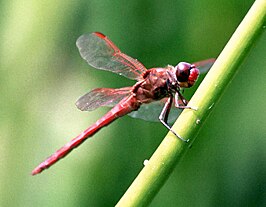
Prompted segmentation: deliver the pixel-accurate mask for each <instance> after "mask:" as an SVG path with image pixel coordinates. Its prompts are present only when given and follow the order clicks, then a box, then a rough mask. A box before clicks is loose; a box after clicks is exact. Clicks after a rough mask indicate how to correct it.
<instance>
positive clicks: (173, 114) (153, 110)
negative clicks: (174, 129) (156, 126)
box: [128, 98, 182, 123]
mask: <svg viewBox="0 0 266 207" xmlns="http://www.w3.org/2000/svg"><path fill="white" fill-rule="evenodd" d="M166 100H167V98H164V99H162V100H160V101H154V102H152V103H149V104H142V105H141V106H140V108H139V109H138V110H137V111H133V112H131V113H130V114H128V115H129V116H131V117H133V118H138V119H143V120H145V121H152V122H158V121H160V120H159V116H160V114H161V112H162V109H163V107H164V104H165V102H166ZM181 112H182V110H181V109H178V108H176V107H175V106H174V104H173V106H172V108H171V110H170V113H169V116H168V123H173V122H174V121H175V120H176V119H177V117H178V116H179V115H180V113H181Z"/></svg>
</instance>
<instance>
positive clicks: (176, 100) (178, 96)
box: [175, 91, 197, 111]
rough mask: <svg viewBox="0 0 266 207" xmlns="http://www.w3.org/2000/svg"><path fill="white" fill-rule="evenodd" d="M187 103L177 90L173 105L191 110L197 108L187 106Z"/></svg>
mask: <svg viewBox="0 0 266 207" xmlns="http://www.w3.org/2000/svg"><path fill="white" fill-rule="evenodd" d="M179 99H180V100H181V102H182V104H183V105H182V106H181V105H180V104H179ZM187 104H188V101H187V100H186V99H185V98H184V96H183V95H182V94H181V93H180V92H179V91H177V92H176V93H175V107H176V108H179V109H192V110H195V111H197V108H195V107H192V106H187Z"/></svg>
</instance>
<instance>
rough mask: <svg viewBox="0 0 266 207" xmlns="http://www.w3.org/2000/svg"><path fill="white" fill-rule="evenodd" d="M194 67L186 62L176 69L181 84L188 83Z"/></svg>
mask: <svg viewBox="0 0 266 207" xmlns="http://www.w3.org/2000/svg"><path fill="white" fill-rule="evenodd" d="M191 66H192V65H191V64H189V63H186V62H180V63H179V64H178V65H177V66H176V67H175V68H176V78H177V80H178V81H179V82H187V81H188V78H189V75H190V69H191V68H192V67H191Z"/></svg>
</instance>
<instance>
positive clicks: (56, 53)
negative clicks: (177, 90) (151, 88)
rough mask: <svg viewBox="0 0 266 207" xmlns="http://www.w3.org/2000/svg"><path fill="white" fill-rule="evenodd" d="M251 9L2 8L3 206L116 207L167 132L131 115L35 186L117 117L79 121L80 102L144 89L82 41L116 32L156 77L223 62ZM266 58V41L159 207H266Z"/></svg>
mask: <svg viewBox="0 0 266 207" xmlns="http://www.w3.org/2000/svg"><path fill="white" fill-rule="evenodd" d="M252 2H253V1H251V0H244V1H243V0H237V1H217V0H215V1H211V0H204V1H170V0H166V1H140V0H137V1H122V0H115V1H96V0H92V1H85V0H75V1H74V0H64V1H63V0H55V1H49V0H48V1H33V0H26V1H18V0H10V1H1V3H0V12H1V17H0V26H1V30H0V40H1V44H0V94H1V100H0V109H1V110H0V133H1V134H0V167H1V170H0V186H1V187H0V206H65V207H67V206H114V205H115V204H116V202H117V201H118V200H119V198H120V197H121V196H122V195H123V193H124V192H125V190H126V189H127V188H128V186H129V185H130V183H131V182H132V181H133V179H134V178H135V177H136V175H137V174H138V172H139V171H140V170H141V169H142V167H143V164H142V163H143V161H144V160H145V159H148V158H149V157H150V156H151V155H152V153H153V151H154V150H155V149H156V147H157V146H158V145H159V143H160V142H161V140H162V138H163V137H164V135H165V134H166V132H167V130H166V129H165V128H164V127H163V126H162V125H161V124H159V123H148V122H144V121H141V120H137V119H132V118H130V117H124V118H122V119H120V120H118V121H116V122H114V123H113V124H112V125H110V126H109V127H107V128H105V129H103V130H102V131H100V132H99V133H97V135H95V136H94V137H93V139H91V140H89V141H87V142H86V143H84V144H83V145H82V146H81V147H80V148H78V149H76V150H74V151H73V152H72V153H71V155H70V156H68V157H67V158H65V159H64V160H62V161H60V162H59V163H58V164H56V165H55V166H53V167H52V168H51V169H49V170H47V171H45V172H44V173H43V174H41V175H38V176H36V177H32V176H30V172H31V170H32V169H33V168H34V167H35V166H36V165H37V164H38V163H39V162H40V161H42V160H43V159H44V158H45V157H46V156H48V155H50V154H51V153H53V152H54V151H55V150H56V149H58V148H59V147H61V146H62V145H63V144H64V143H66V142H67V141H69V140H70V139H71V138H72V137H74V136H75V135H77V134H78V133H79V132H81V131H82V130H83V129H85V128H86V127H87V126H89V125H90V124H92V123H94V122H95V121H96V120H97V118H99V117H101V116H102V115H103V114H104V113H105V112H106V110H107V109H100V110H97V111H96V112H91V113H86V112H80V111H78V110H77V109H76V108H75V105H74V102H75V100H76V99H77V98H78V97H79V96H81V95H83V94H84V93H86V92H87V91H89V90H90V89H92V88H95V87H117V88H119V87H122V86H127V85H132V84H134V82H132V81H130V80H126V79H125V78H123V77H119V76H117V75H115V74H111V73H108V72H104V71H97V70H93V69H92V68H90V67H89V66H88V65H87V64H86V62H85V61H83V60H82V59H81V58H80V56H79V54H78V50H77V48H76V46H75V41H76V39H77V38H78V37H79V36H80V35H81V34H83V33H89V32H93V31H101V32H103V33H105V34H107V35H108V36H109V37H110V39H112V40H113V41H114V42H115V43H116V44H117V45H118V46H119V47H120V48H121V49H122V51H124V52H125V53H127V54H129V55H130V56H132V57H135V58H138V59H139V60H140V61H142V62H143V64H145V65H146V66H147V67H148V68H149V67H155V66H165V65H167V64H176V63H178V62H179V61H191V62H193V61H197V60H201V59H206V58H209V57H217V56H218V54H219V53H220V51H221V50H222V49H223V47H224V45H225V44H226V42H227V41H228V39H229V38H230V36H231V35H232V33H233V32H234V30H235V29H236V27H237V26H238V24H239V23H240V21H241V20H242V18H243V17H244V15H245V14H246V12H247V11H248V9H249V8H250V6H251V5H252ZM265 54H266V34H265V32H264V34H262V36H261V37H260V38H259V39H258V41H257V44H256V45H254V47H253V49H252V50H251V52H250V55H249V57H247V58H246V59H245V61H244V62H243V65H242V66H241V69H240V70H239V73H238V74H237V76H236V77H235V79H234V80H233V81H232V83H231V85H230V86H229V87H228V89H227V91H226V93H225V94H224V95H223V97H222V99H221V101H220V102H219V104H218V105H217V107H216V108H215V110H214V112H213V114H212V115H211V117H210V118H209V119H208V120H207V122H206V124H205V125H204V127H203V129H202V130H201V132H200V134H199V135H198V139H197V140H196V142H195V143H194V145H193V147H192V148H191V150H190V151H189V153H187V155H186V157H185V158H184V159H183V162H182V163H181V165H179V166H177V168H176V169H175V170H174V173H173V174H172V175H171V177H170V179H169V180H168V182H167V183H166V184H165V186H164V187H163V188H162V189H161V191H160V192H159V193H158V195H157V197H156V198H155V199H154V201H153V202H152V204H151V206H154V207H155V206H204V207H206V206H263V205H264V206H265V205H266V200H265V198H266V196H265V193H266V189H265V188H266V187H265V186H266V185H265V181H266V170H265V166H266V165H265V159H266V153H265V149H264V148H265V144H266V141H265V135H266V127H265V126H266V116H265V102H266V96H265V94H266V93H265V77H266V72H265V71H266V70H265V65H266V59H265ZM194 90H195V88H194V89H191V90H187V91H185V96H187V97H189V96H190V95H191V94H192V93H193V91H194Z"/></svg>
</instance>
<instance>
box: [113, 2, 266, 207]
mask: <svg viewBox="0 0 266 207" xmlns="http://www.w3.org/2000/svg"><path fill="white" fill-rule="evenodd" d="M265 14H266V0H257V1H255V3H254V4H253V6H252V7H251V9H250V10H249V12H248V13H247V15H246V17H245V18H244V19H243V21H242V22H241V24H240V25H239V27H238V28H237V30H236V31H235V33H234V34H233V36H232V37H231V39H230V40H229V42H228V43H227V45H226V47H225V48H224V50H223V51H222V53H221V54H220V56H219V57H218V58H217V61H216V62H215V64H214V65H213V67H212V69H211V70H210V71H209V73H208V74H207V76H206V77H205V79H204V80H203V82H202V83H201V85H200V86H199V88H198V90H197V91H196V92H195V94H194V96H193V97H192V99H191V100H190V102H189V106H193V107H196V108H197V109H198V110H196V111H195V110H191V109H186V110H184V111H183V112H182V114H181V115H180V116H179V118H178V120H177V121H176V123H175V124H174V126H173V129H174V131H176V132H177V133H178V134H179V135H181V136H182V137H184V138H186V139H188V138H189V139H190V143H192V142H193V141H194V139H195V137H196V135H197V133H198V131H199V129H200V128H201V125H202V123H203V122H204V121H205V120H206V118H207V116H208V115H209V114H210V112H211V111H212V109H213V106H214V105H215V104H216V103H217V101H218V100H219V98H220V97H221V95H222V93H223V92H224V91H225V88H226V86H227V85H228V84H229V83H230V81H231V80H232V78H233V76H234V75H235V74H236V71H237V69H238V66H239V65H240V63H241V62H242V61H243V59H244V57H245V56H246V55H247V53H248V51H249V49H250V48H251V46H252V45H253V44H254V42H255V40H256V37H257V36H258V35H259V34H260V33H261V32H262V30H263V24H264V21H265ZM188 147H189V145H188V144H186V143H184V142H182V141H180V140H179V139H177V138H176V137H175V136H174V135H173V134H172V133H171V132H169V133H168V134H167V136H166V137H165V139H164V140H163V141H162V143H161V145H160V146H159V147H158V149H157V150H156V151H155V153H154V154H153V155H152V157H151V159H150V160H149V161H148V163H147V164H146V166H145V167H144V168H143V170H142V171H141V172H140V174H139V175H138V177H137V178H136V179H135V180H134V182H133V183H132V184H131V186H130V187H129V188H128V190H127V191H126V193H125V194H124V196H123V197H122V198H121V199H120V201H119V202H118V203H117V205H116V206H119V207H120V206H121V207H127V206H147V205H148V204H149V203H150V202H151V201H152V199H153V198H154V197H155V195H156V193H157V192H158V191H159V189H160V188H161V187H162V185H163V184H164V182H165V181H166V179H167V178H168V177H169V175H170V173H171V172H172V170H173V169H174V167H175V165H176V164H177V163H178V162H179V161H180V159H181V158H182V156H183V155H184V154H185V152H186V151H187V149H188Z"/></svg>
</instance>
